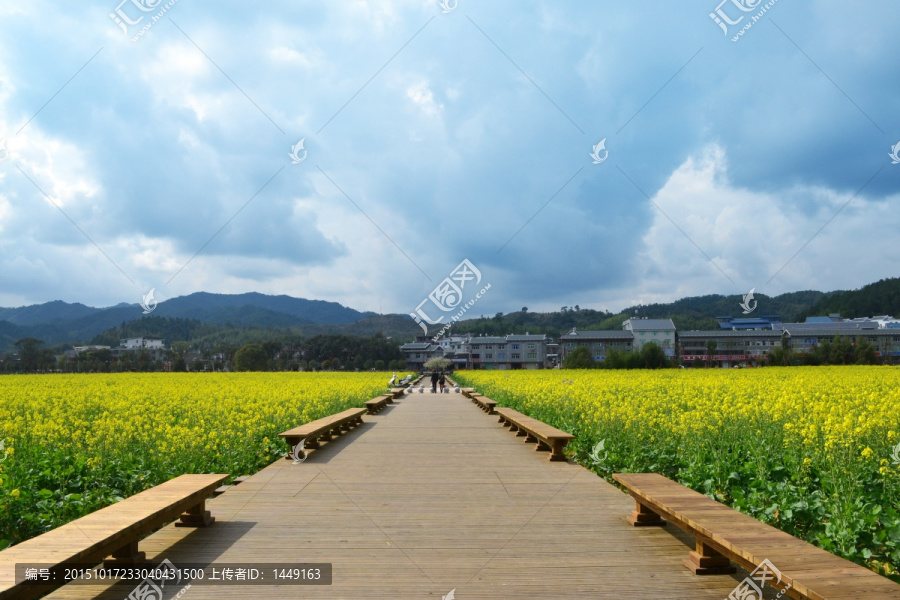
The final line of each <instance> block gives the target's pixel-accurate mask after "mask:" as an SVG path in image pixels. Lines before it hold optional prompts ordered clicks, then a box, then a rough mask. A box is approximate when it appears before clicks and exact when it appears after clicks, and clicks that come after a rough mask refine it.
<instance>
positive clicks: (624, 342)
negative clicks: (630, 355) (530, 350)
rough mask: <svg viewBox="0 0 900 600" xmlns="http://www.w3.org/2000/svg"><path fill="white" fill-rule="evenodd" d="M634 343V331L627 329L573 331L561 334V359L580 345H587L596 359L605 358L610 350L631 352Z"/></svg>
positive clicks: (573, 329)
mask: <svg viewBox="0 0 900 600" xmlns="http://www.w3.org/2000/svg"><path fill="white" fill-rule="evenodd" d="M633 343H634V333H633V332H632V331H627V330H618V329H614V330H609V331H588V330H585V331H577V330H576V329H575V328H574V327H573V328H572V331H570V332H569V333H566V334H564V335H561V336H559V360H560V362H562V361H563V360H565V358H566V356H568V354H569V353H570V352H572V351H573V350H574V349H575V348H578V347H579V346H587V347H588V348H590V350H591V356H593V357H594V360H605V359H606V356H607V355H608V354H609V353H610V351H612V350H615V351H617V352H631V349H632V348H633Z"/></svg>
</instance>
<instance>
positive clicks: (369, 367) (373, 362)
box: [365, 358, 375, 371]
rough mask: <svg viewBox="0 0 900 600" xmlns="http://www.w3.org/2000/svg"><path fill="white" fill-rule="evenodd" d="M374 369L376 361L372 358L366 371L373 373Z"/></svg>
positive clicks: (367, 363) (366, 366)
mask: <svg viewBox="0 0 900 600" xmlns="http://www.w3.org/2000/svg"><path fill="white" fill-rule="evenodd" d="M374 368H375V361H374V360H372V359H371V358H370V359H369V360H367V361H366V364H365V369H366V371H371V370H372V369H374Z"/></svg>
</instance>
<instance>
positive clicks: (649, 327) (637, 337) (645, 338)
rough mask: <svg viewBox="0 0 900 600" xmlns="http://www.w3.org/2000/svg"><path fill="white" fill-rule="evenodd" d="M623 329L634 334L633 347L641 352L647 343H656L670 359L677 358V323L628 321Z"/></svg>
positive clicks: (649, 320)
mask: <svg viewBox="0 0 900 600" xmlns="http://www.w3.org/2000/svg"><path fill="white" fill-rule="evenodd" d="M622 329H624V330H626V331H630V332H632V333H633V334H634V342H633V343H632V346H633V347H634V349H635V350H640V349H641V348H642V347H643V346H644V344H646V343H647V342H654V343H655V344H656V345H657V346H659V347H660V348H662V349H663V352H665V353H666V356H668V357H669V358H674V357H675V323H673V322H672V319H639V318H637V317H635V318H633V319H628V320H626V321H625V322H624V323H622Z"/></svg>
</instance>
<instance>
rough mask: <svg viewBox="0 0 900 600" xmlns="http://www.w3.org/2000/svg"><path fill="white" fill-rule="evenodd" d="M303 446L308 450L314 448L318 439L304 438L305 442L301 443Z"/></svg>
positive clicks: (317, 445) (316, 446) (317, 443)
mask: <svg viewBox="0 0 900 600" xmlns="http://www.w3.org/2000/svg"><path fill="white" fill-rule="evenodd" d="M303 447H304V448H307V449H309V450H315V449H317V448H318V447H319V440H318V439H317V438H310V437H308V438H306V443H305V444H303Z"/></svg>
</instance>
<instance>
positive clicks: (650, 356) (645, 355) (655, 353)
mask: <svg viewBox="0 0 900 600" xmlns="http://www.w3.org/2000/svg"><path fill="white" fill-rule="evenodd" d="M641 362H642V363H643V365H642V366H643V368H645V369H662V368H665V367H670V366H671V362H670V361H669V358H668V357H667V356H666V353H665V352H664V351H663V349H662V348H660V347H659V346H658V345H656V343H655V342H648V343H646V344H644V345H643V347H642V348H641Z"/></svg>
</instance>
